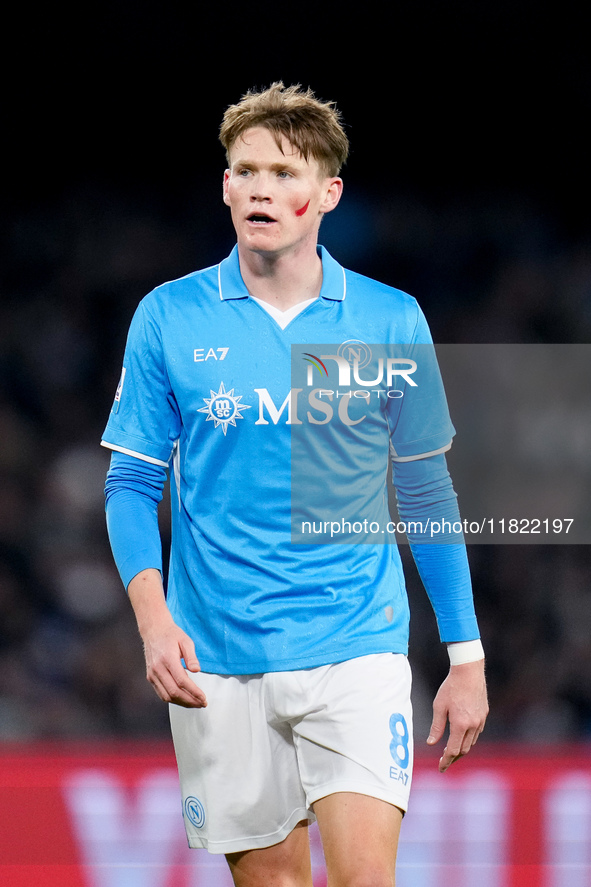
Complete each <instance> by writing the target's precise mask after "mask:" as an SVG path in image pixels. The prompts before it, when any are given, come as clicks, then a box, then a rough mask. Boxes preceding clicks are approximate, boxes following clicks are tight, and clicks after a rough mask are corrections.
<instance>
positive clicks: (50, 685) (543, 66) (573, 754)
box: [0, 0, 591, 887]
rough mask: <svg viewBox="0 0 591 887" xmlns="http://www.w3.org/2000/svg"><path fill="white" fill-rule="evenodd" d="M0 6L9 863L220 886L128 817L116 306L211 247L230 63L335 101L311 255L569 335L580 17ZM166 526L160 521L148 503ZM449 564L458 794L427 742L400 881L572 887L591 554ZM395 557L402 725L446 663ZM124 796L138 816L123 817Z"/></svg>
mask: <svg viewBox="0 0 591 887" xmlns="http://www.w3.org/2000/svg"><path fill="white" fill-rule="evenodd" d="M7 26H8V27H7V37H6V38H5V39H6V40H7V45H8V44H9V46H8V52H7V53H6V55H5V58H4V62H5V64H6V63H7V67H6V71H5V77H4V84H5V90H4V92H5V113H4V122H5V124H7V126H6V129H5V135H4V140H3V141H4V145H5V148H6V151H7V156H6V159H5V162H4V164H3V176H2V180H3V183H2V192H3V199H2V204H1V207H0V214H1V217H2V228H3V236H2V242H1V247H0V250H1V252H0V255H1V258H2V262H1V268H0V441H1V449H0V784H1V785H2V786H3V801H2V816H3V818H5V821H6V822H7V823H8V822H9V821H10V823H11V828H10V829H7V828H6V829H5V828H4V826H3V827H2V828H3V830H4V843H2V844H0V871H3V872H4V874H5V876H6V880H3V883H8V884H11V885H12V884H14V885H17V884H18V885H20V884H21V883H24V880H19V879H23V878H25V879H26V878H28V877H29V876H30V874H31V866H34V871H35V878H36V883H38V884H40V885H50V884H51V885H54V884H55V885H57V884H68V885H69V884H72V885H74V884H75V885H78V884H80V885H83V884H84V885H101V887H105V885H109V887H115V885H117V887H127V885H136V884H138V885H139V884H142V885H144V884H146V885H154V887H156V885H162V887H172V885H173V884H175V885H176V884H178V885H184V884H187V885H188V884H192V885H201V884H203V885H205V884H213V885H218V884H219V885H222V884H224V883H226V882H225V881H224V877H225V875H224V874H223V870H221V869H215V870H213V869H210V868H208V867H207V865H206V863H205V862H204V861H201V862H199V863H195V862H194V861H193V862H192V863H191V864H189V862H190V861H188V860H187V859H186V857H185V856H178V854H177V855H176V856H175V855H174V854H172V855H170V854H169V855H168V856H167V857H166V861H163V859H161V858H159V857H158V855H157V854H156V856H155V857H151V858H150V862H149V865H148V863H146V862H145V860H144V856H143V851H142V850H141V848H142V847H145V846H146V844H142V841H144V842H146V841H147V843H148V844H150V840H151V839H150V835H152V834H153V833H155V834H158V833H159V832H158V829H159V828H160V826H158V823H156V825H154V823H152V824H151V825H150V822H151V820H149V816H150V815H152V814H150V811H154V810H156V811H158V810H159V809H160V807H162V810H163V811H164V812H162V810H161V811H160V812H161V814H162V815H163V816H164V820H162V822H164V821H165V820H166V811H167V810H168V807H167V805H168V804H170V803H172V802H171V801H170V798H171V794H170V792H171V791H173V792H174V789H170V785H171V779H173V778H174V771H173V770H171V767H172V766H173V762H172V761H171V757H170V743H169V740H168V722H167V712H166V710H165V708H164V707H163V706H161V705H160V704H159V702H158V700H157V699H156V697H155V696H154V695H153V693H152V691H151V689H150V688H149V686H148V685H147V683H146V682H145V679H144V671H143V660H142V652H141V647H140V643H139V640H138V636H137V631H136V629H135V625H134V622H133V618H132V615H131V612H130V609H129V607H128V605H127V601H126V599H125V595H124V593H123V590H122V588H121V586H120V582H119V579H118V576H117V574H116V572H115V569H114V567H113V565H112V563H111V557H110V552H109V549H108V544H107V540H106V534H105V530H104V517H103V497H102V487H103V480H104V473H105V471H106V467H107V462H108V454H107V453H106V452H105V451H103V450H101V449H100V447H99V446H98V441H99V439H100V435H101V431H102V429H103V427H104V424H105V421H106V417H107V413H108V410H109V409H110V405H111V401H112V398H113V394H114V391H115V388H116V384H117V380H118V377H119V372H120V363H121V356H122V350H123V345H124V340H125V334H126V330H127V326H128V322H129V320H130V318H131V315H132V313H133V311H134V308H135V306H136V305H137V303H138V301H139V300H140V299H141V298H142V296H143V295H144V294H145V293H146V292H148V291H149V290H150V289H151V288H152V287H153V286H154V285H157V284H158V283H160V282H162V281H163V280H166V279H171V278H174V277H178V276H180V275H183V274H186V273H188V272H190V271H192V270H194V269H195V268H197V267H203V266H205V265H209V264H212V263H214V262H217V261H218V260H219V259H220V258H222V257H223V256H224V255H225V254H226V253H227V252H228V251H229V249H230V247H231V245H232V243H233V232H232V228H231V223H230V219H229V215H228V213H227V210H226V208H225V207H224V206H223V204H222V202H221V177H222V172H223V168H224V158H223V154H222V151H221V148H220V147H219V146H218V144H217V140H216V132H217V127H218V125H219V120H220V118H221V114H222V113H223V110H224V108H225V106H226V105H227V104H228V103H230V102H232V101H236V100H237V99H238V98H239V96H240V95H241V94H242V92H244V91H245V90H246V89H247V88H249V87H251V86H255V85H256V86H263V85H267V84H268V83H270V82H271V81H272V80H275V79H283V80H284V81H285V82H286V83H287V82H289V83H291V82H301V83H303V84H304V85H308V84H309V85H310V86H312V88H314V89H315V91H316V92H317V94H318V95H319V96H320V97H322V98H325V99H334V100H335V101H337V103H338V104H339V106H340V107H341V109H342V111H343V114H344V118H345V121H346V123H347V126H348V131H349V135H350V138H351V142H352V154H351V158H350V161H349V163H348V165H347V167H346V168H345V170H344V178H345V185H346V187H345V196H344V198H343V202H342V205H341V207H340V208H339V210H338V212H337V213H335V214H334V216H332V217H328V218H327V220H326V221H325V223H324V225H323V231H322V232H321V233H322V236H321V240H322V242H324V243H325V245H326V246H327V247H328V248H329V249H330V250H331V251H332V252H333V254H334V255H335V257H336V258H337V259H339V260H340V261H342V262H343V263H344V264H346V265H347V266H348V267H351V268H353V269H355V270H357V271H360V272H362V273H366V274H369V275H371V276H373V277H377V278H380V279H382V280H384V281H386V282H388V283H391V284H393V285H395V286H398V287H400V288H402V289H405V290H407V291H409V292H411V293H412V294H413V295H415V296H416V297H417V298H418V300H419V302H420V303H421V305H422V307H423V308H424V310H425V312H426V314H427V316H428V318H429V320H430V323H431V327H432V330H433V334H434V338H435V341H438V342H449V343H479V342H492V343H496V342H499V343H501V342H502V343H541V344H543V343H551V342H561V343H579V344H581V343H588V342H589V341H590V336H591V222H590V214H589V197H590V190H591V189H590V187H589V173H588V140H587V136H586V128H587V122H588V119H589V110H590V96H591V66H590V63H589V57H588V51H587V47H586V44H585V39H584V36H583V35H584V29H583V28H582V26H581V24H580V23H579V22H577V21H576V20H574V19H573V17H572V16H570V15H569V16H567V14H566V12H565V11H563V10H560V11H557V10H556V9H554V8H552V7H547V8H545V10H542V9H540V8H539V7H538V6H537V5H535V4H533V3H531V2H526V0H514V2H512V3H511V4H510V3H508V2H503V0H502V2H498V3H495V4H492V3H490V2H488V0H487V2H483V3H480V4H474V3H468V2H464V0H457V2H449V3H441V2H437V0H416V2H414V3H407V4H402V5H399V6H396V7H393V8H392V9H391V10H389V11H385V10H384V9H383V8H382V9H379V8H378V7H376V9H375V11H374V10H372V6H371V4H369V5H364V9H363V10H357V11H356V12H355V13H353V12H351V13H343V12H342V11H340V10H338V9H337V8H336V6H335V8H334V10H333V9H331V4H325V5H323V6H322V7H321V8H316V7H315V8H313V9H310V10H308V9H306V7H305V5H304V6H298V7H297V9H296V8H292V9H287V10H285V9H275V8H273V9H271V8H268V9H265V10H262V11H261V10H259V9H258V8H257V9H254V10H253V9H252V8H251V9H248V10H245V9H242V10H241V11H237V10H233V9H229V10H227V11H225V12H222V10H212V9H202V8H195V7H194V5H193V4H186V3H180V2H172V3H169V4H166V7H165V8H163V5H162V4H159V3H153V2H152V3H150V2H144V3H141V4H140V3H139V2H132V0H122V2H119V3H114V2H104V3H102V4H100V6H99V5H96V6H91V7H84V8H83V9H82V8H81V9H78V10H76V9H72V8H71V7H67V9H66V7H65V5H64V7H63V9H62V7H60V5H59V4H58V5H57V6H52V7H48V8H47V9H46V10H45V11H44V12H41V11H37V13H36V15H35V16H34V17H30V16H29V13H28V11H27V10H25V9H24V8H23V9H21V10H17V9H15V10H13V11H12V12H11V16H10V18H9V20H8V21H7ZM581 385H586V386H588V385H589V378H585V379H582V380H581ZM587 480H588V477H587ZM460 504H461V503H460ZM162 527H163V534H164V537H165V540H166V536H167V532H168V524H167V520H166V510H165V509H163V514H162ZM405 557H406V558H407V552H405ZM470 557H471V562H472V568H473V575H474V585H475V593H476V598H477V605H478V610H479V615H480V620H481V626H482V630H483V636H484V642H485V646H486V649H487V653H488V663H489V665H488V674H489V684H490V697H491V716H490V721H489V725H488V728H487V731H486V738H484V737H483V739H482V740H481V744H479V746H478V748H477V750H476V751H475V752H474V753H473V755H472V756H471V758H472V759H471V760H469V762H468V761H466V762H462V763H461V764H460V765H458V766H457V770H458V773H457V775H454V776H453V777H451V779H453V780H456V782H457V791H455V789H454V791H453V792H451V793H448V794H447V795H445V794H441V791H440V786H441V783H440V782H436V783H435V784H432V782H431V781H430V780H432V777H433V774H434V761H433V759H432V758H425V759H424V761H421V762H420V763H419V772H418V783H419V788H420V791H418V792H417V798H418V800H417V805H416V806H417V814H416V817H415V820H416V822H417V825H416V826H415V825H413V821H412V820H411V816H410V814H409V818H408V827H407V833H408V846H411V850H409V849H408V848H407V849H406V850H404V849H403V851H402V852H403V854H406V856H404V855H403V857H402V861H403V862H404V864H405V868H401V878H406V880H403V881H401V883H402V884H403V887H404V885H405V884H412V885H425V887H444V885H448V884H452V883H453V884H454V885H463V884H466V885H472V884H473V883H476V882H477V881H476V879H478V883H479V884H481V885H483V887H484V885H490V887H493V885H494V887H501V885H502V887H513V885H517V884H519V885H520V887H537V885H539V887H551V885H552V887H555V885H556V887H557V885H561V887H562V885H564V887H579V885H581V887H582V885H583V884H585V885H588V884H589V883H591V765H590V764H589V762H588V750H589V742H590V739H591V643H590V638H591V605H590V604H591V552H590V549H589V547H587V546H567V545H565V546H561V545H552V546H533V545H527V546H526V545H523V546H521V545H511V546H478V545H472V546H470ZM408 567H409V585H410V591H411V595H412V598H413V623H412V641H411V650H412V657H413V665H414V670H415V694H416V708H417V741H419V742H420V740H421V737H423V735H424V736H426V735H427V733H426V731H427V728H428V719H429V705H430V700H431V697H432V695H433V693H434V691H435V689H436V687H437V686H438V684H439V682H440V680H441V678H442V675H443V674H444V672H445V668H446V656H445V653H444V651H442V650H441V648H440V645H439V643H438V639H437V635H436V630H435V626H434V624H433V619H432V617H431V615H430V612H429V609H428V606H427V605H426V604H425V599H424V596H423V594H422V592H421V590H420V588H419V585H418V582H417V580H416V577H415V574H414V572H413V568H412V565H411V564H410V563H409V564H408ZM73 743H74V744H73ZM93 762H94V763H93ZM464 765H465V766H464ZM460 768H463V769H462V770H460ZM171 773H172V776H171ZM93 774H94V775H93ZM435 775H436V774H435ZM550 776H552V777H553V779H550ZM93 779H94V782H93ZM451 779H450V781H451ZM421 780H423V781H422V782H421ZM462 780H464V781H465V783H466V784H465V785H464V784H463V782H462ZM470 780H472V781H470ZM479 780H480V782H479ZM455 784H456V783H454V785H455ZM93 786H94V789H93ZM479 786H480V787H479ZM91 789H92V790H91ZM92 791H95V794H93V793H92ZM84 792H86V794H84ZM142 792H143V794H142ZM146 792H147V794H146ZM150 792H152V794H150ZM159 793H160V794H159ZM57 798H59V799H61V800H60V801H59V803H58V801H57V800H56V799H57ZM89 798H90V800H89ZM142 798H143V800H142ZM146 798H147V800H146ZM446 798H447V800H446ZM450 798H451V799H452V800H451V801H450ZM85 799H86V800H85ZM93 799H94V800H93ZM159 799H160V800H159ZM162 799H164V800H162ZM421 799H423V800H422V801H421ZM425 799H426V800H425ZM454 799H456V800H454ZM450 803H451V804H452V806H451V807H449V805H450ZM55 804H57V805H58V806H55V807H54V809H55V810H59V811H61V812H59V815H58V814H57V813H56V818H54V819H53V821H52V816H48V809H50V808H51V806H52V805H55ZM59 804H61V805H62V806H61V807H60V806H59ZM126 804H127V806H125V805H126ZM142 804H144V807H142V806H141V805H142ZM101 805H102V806H101ZM118 805H119V806H118ZM121 805H123V806H121ZM446 805H447V806H446ZM454 805H455V806H454ZM92 809H94V810H95V812H96V810H102V811H103V812H104V813H105V814H106V813H108V812H109V811H110V814H109V815H110V819H109V817H108V816H107V817H106V818H105V819H104V820H99V821H100V822H107V820H108V821H109V822H110V825H109V826H108V828H111V829H113V828H114V829H115V831H114V832H113V833H112V835H111V837H112V841H111V844H110V845H109V846H108V847H107V849H106V850H105V849H104V847H105V846H106V845H105V844H104V843H103V845H101V846H103V850H102V851H99V850H96V846H95V845H94V844H92V841H93V840H94V839H93V838H89V837H88V836H89V834H91V833H92V828H93V825H92V821H91V820H92V816H91V815H90V813H89V810H92ZM73 811H74V812H73ZM84 811H86V812H84ZM121 811H126V813H125V818H126V819H128V818H131V819H133V822H134V823H135V825H133V828H132V827H131V826H130V831H129V832H128V833H127V832H125V831H121V830H120V829H119V834H118V836H117V828H116V827H115V826H114V825H113V823H115V825H116V823H117V822H119V820H118V819H117V817H118V816H123V813H122V812H121ZM146 811H148V812H146ZM421 811H422V812H421ZM40 812H42V815H40ZM473 813H474V814H475V813H478V814H479V815H480V818H479V817H475V818H474V822H477V823H480V826H479V827H478V828H476V827H475V828H476V830H475V831H474V830H473V831H472V832H470V829H469V823H470V822H471V821H472V814H473ZM563 814H564V815H563ZM175 815H176V814H175ZM62 816H63V823H62V825H63V828H62V825H59V823H61V822H62V820H61V819H60V817H62ZM178 816H179V818H180V813H179V814H178ZM421 816H422V817H423V818H422V819H421V818H420V817H421ZM134 817H135V818H134ZM146 817H148V818H147V819H146ZM417 817H418V818H417ZM548 817H550V818H548ZM121 821H123V820H121ZM66 822H67V823H69V825H68V826H67V828H66V825H65V823H66ZM146 823H148V824H146ZM166 823H168V820H166ZM56 824H57V825H56ZM95 824H96V820H95ZM17 825H18V828H17ZM177 827H178V823H177V826H174V827H173V826H170V828H171V829H174V828H177ZM108 828H107V831H108ZM168 828H169V826H168V824H165V826H163V829H164V832H163V834H165V835H168V834H169V832H168V831H167V829H168ZM84 829H86V831H84ZM133 829H136V830H135V831H134V830H133ZM151 829H155V832H152V831H151ZM479 829H480V830H479ZM33 830H34V832H35V836H36V837H35V842H36V844H37V846H38V847H42V848H49V847H55V846H56V835H57V834H58V833H59V834H61V836H62V842H61V843H60V844H59V848H60V849H59V852H58V851H56V852H54V853H52V852H50V850H49V849H46V850H43V851H39V852H37V851H35V852H33V850H32V847H31V844H30V843H29V842H27V841H23V835H24V834H26V833H29V834H30V833H31V832H32V831H33ZM99 831H100V830H99ZM66 832H67V834H66ZM17 833H18V834H19V835H20V839H19V840H20V843H18V841H17V839H16V837H15V835H16V834H17ZM83 833H84V834H83ZM101 833H102V832H101ZM171 834H172V832H171ZM43 835H45V837H43ZM81 835H82V837H81ZM126 835H127V837H128V838H129V841H128V842H127V844H126ZM425 835H427V836H428V837H429V840H427V839H426V838H425ZM470 835H471V836H470ZM421 836H422V837H421ZM116 837H117V838H118V840H119V842H120V843H119V844H116V842H115V838H116ZM124 839H125V840H124ZM109 840H111V838H108V837H105V838H104V841H107V843H108V841H109ZM163 840H164V838H163ZM172 840H173V839H172V838H171V841H172ZM174 840H175V841H176V840H177V839H176V837H175V838H174ZM421 840H422V841H424V842H426V843H425V845H424V846H423V847H422V849H421V848H419V850H418V851H416V853H418V854H419V855H418V856H417V855H416V853H415V855H414V856H413V852H415V851H413V850H412V846H414V845H413V841H414V842H419V843H420V841H421ZM113 842H115V843H113ZM58 843H59V842H58ZM95 844H96V841H95ZM99 844H100V841H99ZM91 845H92V847H94V848H95V849H94V850H92V847H91ZM124 845H125V847H124ZM162 846H163V847H164V845H162ZM446 846H447V850H446V849H445V848H446ZM89 847H91V849H90V850H89V849H88V848H89ZM138 847H139V848H140V851H138ZM450 847H451V849H450ZM85 848H86V849H85ZM109 848H110V849H109ZM130 848H131V849H130ZM437 848H439V849H437ZM466 848H468V849H466ZM415 849H416V848H415ZM95 851H96V852H95ZM163 852H164V851H163ZM45 853H47V855H44V854H45ZM93 853H94V855H93ZM101 853H102V855H101ZM126 854H127V855H126ZM446 854H447V855H446ZM450 854H451V855H450ZM165 855H166V853H165ZM199 857H200V858H201V854H199ZM419 858H420V860H421V865H420V866H419V867H418V868H417V865H418V863H417V859H419ZM413 865H414V866H415V867H414V868H413ZM404 871H406V872H407V874H404V873H403V872H404ZM409 872H410V874H408V873H409ZM322 877H323V875H322V872H321V866H320V863H318V866H317V869H316V879H317V884H318V885H321V884H323V883H324V882H323V881H322ZM52 879H53V880H52ZM175 879H176V880H175ZM183 879H184V880H183ZM487 879H488V880H487Z"/></svg>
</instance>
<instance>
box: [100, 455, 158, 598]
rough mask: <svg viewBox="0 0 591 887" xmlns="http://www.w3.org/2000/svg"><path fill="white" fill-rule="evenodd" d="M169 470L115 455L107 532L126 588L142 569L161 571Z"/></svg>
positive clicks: (108, 493)
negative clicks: (162, 506)
mask: <svg viewBox="0 0 591 887" xmlns="http://www.w3.org/2000/svg"><path fill="white" fill-rule="evenodd" d="M165 478H166V471H165V469H164V468H162V467H161V466H159V465H154V464H151V463H149V462H145V461H143V460H142V459H138V458H136V457H135V456H129V455H126V454H124V453H119V452H114V453H113V455H112V457H111V466H110V468H109V471H108V474H107V481H106V485H105V500H106V512H107V529H108V533H109V540H110V542H111V548H112V551H113V557H114V558H115V563H116V564H117V569H118V570H119V575H120V576H121V579H122V581H123V584H124V586H125V588H127V586H128V585H129V583H130V582H131V580H132V579H133V577H134V576H136V575H137V574H138V573H139V572H140V571H141V570H145V569H148V568H149V567H153V568H155V569H157V570H160V572H162V545H161V541H160V532H159V529H158V503H159V502H160V500H161V499H162V488H163V486H164V481H165Z"/></svg>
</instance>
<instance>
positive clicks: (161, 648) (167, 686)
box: [143, 620, 207, 708]
mask: <svg viewBox="0 0 591 887" xmlns="http://www.w3.org/2000/svg"><path fill="white" fill-rule="evenodd" d="M143 640H144V655H145V657H146V677H147V679H148V681H149V682H150V683H151V684H152V686H153V687H154V690H155V691H156V693H157V694H158V696H159V697H160V699H162V701H163V702H172V703H174V704H175V705H182V706H183V707H184V708H205V706H206V705H207V699H206V697H205V693H204V692H203V690H201V688H200V687H198V686H197V684H196V683H195V682H194V681H193V679H192V677H191V676H190V674H188V673H187V672H194V673H196V672H199V671H201V666H200V665H199V660H198V659H197V656H196V655H195V645H194V643H193V641H192V640H191V638H190V637H189V636H188V635H187V634H186V633H185V632H184V631H183V630H182V629H181V628H179V627H178V625H176V623H174V622H172V620H171V621H170V623H169V624H168V625H167V626H166V627H165V628H159V629H158V631H157V632H150V633H149V634H147V635H146V636H145V637H144V639H143ZM182 659H184V660H185V665H186V669H185V668H183V664H182V662H181V660H182Z"/></svg>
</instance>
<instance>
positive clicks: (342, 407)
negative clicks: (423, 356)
mask: <svg viewBox="0 0 591 887" xmlns="http://www.w3.org/2000/svg"><path fill="white" fill-rule="evenodd" d="M325 347H326V346H325ZM330 347H334V346H328V347H327V348H326V350H327V351H328V348H330ZM392 347H393V346H387V345H379V346H375V345H374V346H373V350H372V348H371V347H370V346H369V345H368V344H367V343H366V342H363V341H362V340H361V339H348V340H347V341H345V342H342V343H341V344H340V345H339V346H338V347H337V348H336V350H335V351H334V353H324V349H323V348H322V346H320V349H317V353H312V352H309V351H304V352H303V353H302V354H301V357H302V359H303V360H304V361H305V363H306V364H307V367H306V382H305V385H306V389H307V398H308V404H309V406H310V408H311V410H310V411H308V414H307V417H308V421H309V422H310V423H311V424H313V425H324V424H326V423H327V422H330V421H331V420H332V419H333V418H334V416H335V407H336V415H337V416H338V418H339V419H340V420H341V422H343V424H345V425H357V424H359V423H360V422H362V421H363V420H364V419H365V418H367V416H366V415H365V414H363V415H359V409H355V407H353V409H352V406H353V404H355V401H363V402H364V403H365V404H366V405H367V406H371V404H372V403H381V404H382V405H383V404H384V403H385V402H386V401H388V400H399V399H401V398H402V397H404V389H403V387H401V383H402V382H405V383H406V384H407V385H409V386H410V387H412V388H416V387H417V384H418V383H417V382H416V381H415V379H413V374H414V373H416V370H417V362H416V361H415V360H413V359H411V358H409V357H401V356H393V355H392V353H391V352H392ZM374 351H377V352H378V353H377V354H374ZM318 383H321V384H320V385H319V384H318ZM300 390H301V389H300Z"/></svg>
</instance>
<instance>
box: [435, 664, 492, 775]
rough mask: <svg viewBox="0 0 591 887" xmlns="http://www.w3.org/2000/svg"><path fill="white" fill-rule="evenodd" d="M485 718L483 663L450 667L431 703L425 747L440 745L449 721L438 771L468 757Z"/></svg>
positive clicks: (486, 711)
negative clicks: (429, 726)
mask: <svg viewBox="0 0 591 887" xmlns="http://www.w3.org/2000/svg"><path fill="white" fill-rule="evenodd" d="M487 715H488V699H487V695H486V680H485V677H484V659H480V660H478V661H477V662H466V663H464V664H463V665H452V666H451V668H450V670H449V674H448V676H447V677H446V679H445V680H444V682H443V683H442V685H441V687H440V688H439V691H438V693H437V696H436V697H435V701H434V702H433V723H432V724H431V730H430V731H429V738H428V739H427V744H428V745H435V743H436V742H439V740H440V739H441V737H442V736H443V734H444V732H445V726H446V724H447V722H448V720H449V738H448V740H447V745H446V746H445V748H444V749H443V755H442V756H441V758H440V760H439V770H440V772H441V773H443V772H445V770H447V768H448V767H449V766H450V765H451V764H453V762H454V761H457V760H458V758H461V757H462V756H463V755H467V754H468V752H469V751H470V749H471V748H472V746H473V745H474V743H475V742H476V740H477V739H478V737H479V736H480V734H481V733H482V731H483V730H484V724H485V721H486V717H487Z"/></svg>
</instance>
